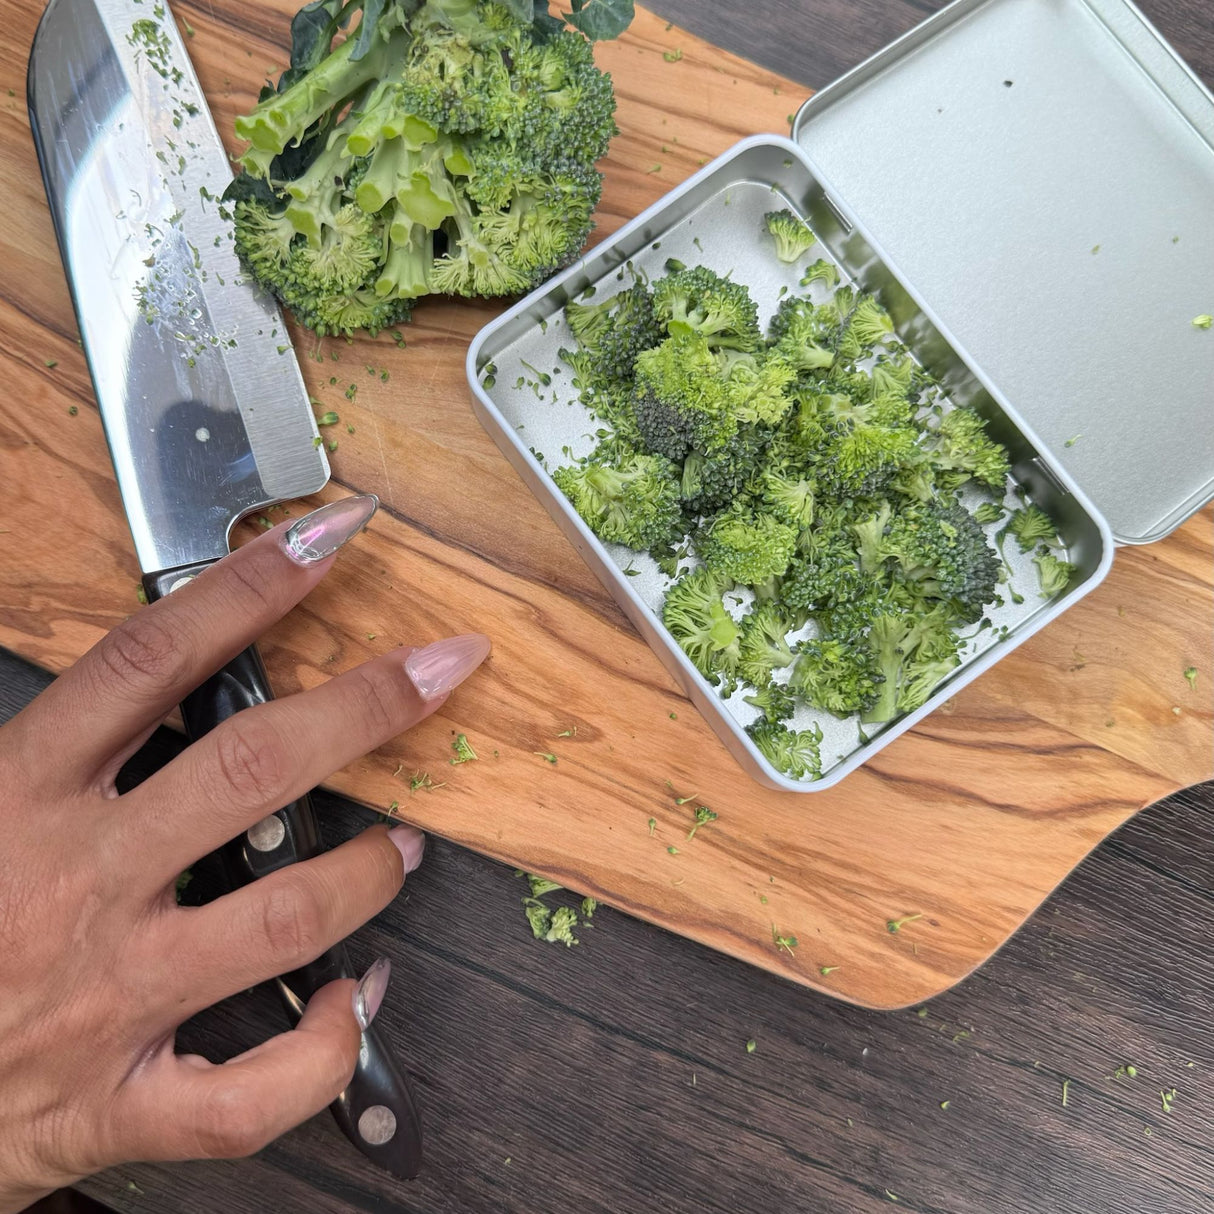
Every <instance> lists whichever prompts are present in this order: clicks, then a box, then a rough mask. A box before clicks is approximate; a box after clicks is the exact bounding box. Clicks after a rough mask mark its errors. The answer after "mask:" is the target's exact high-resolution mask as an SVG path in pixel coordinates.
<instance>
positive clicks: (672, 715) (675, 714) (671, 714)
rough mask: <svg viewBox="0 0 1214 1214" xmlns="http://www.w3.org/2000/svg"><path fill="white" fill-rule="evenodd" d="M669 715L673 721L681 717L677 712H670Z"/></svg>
mask: <svg viewBox="0 0 1214 1214" xmlns="http://www.w3.org/2000/svg"><path fill="white" fill-rule="evenodd" d="M667 715H668V716H669V717H670V719H671V720H672V721H677V720H678V719H679V714H678V713H677V712H672V713H668V714H667Z"/></svg>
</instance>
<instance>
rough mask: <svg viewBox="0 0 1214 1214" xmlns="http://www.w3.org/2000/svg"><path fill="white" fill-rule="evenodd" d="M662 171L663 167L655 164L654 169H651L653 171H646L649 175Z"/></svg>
mask: <svg viewBox="0 0 1214 1214" xmlns="http://www.w3.org/2000/svg"><path fill="white" fill-rule="evenodd" d="M661 171H662V166H661V165H660V164H655V165H654V166H653V168H651V169H646V170H645V172H646V174H649V173H660V172H661Z"/></svg>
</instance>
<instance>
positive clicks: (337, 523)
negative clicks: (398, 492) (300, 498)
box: [282, 493, 379, 565]
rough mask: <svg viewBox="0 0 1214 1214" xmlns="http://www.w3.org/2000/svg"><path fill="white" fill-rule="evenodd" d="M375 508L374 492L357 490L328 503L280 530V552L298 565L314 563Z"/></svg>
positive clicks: (350, 534) (354, 532)
mask: <svg viewBox="0 0 1214 1214" xmlns="http://www.w3.org/2000/svg"><path fill="white" fill-rule="evenodd" d="M378 508H379V498H377V497H376V496H375V494H374V493H360V494H358V495H356V496H355V497H343V498H341V499H340V500H339V501H336V502H329V504H328V505H326V506H321V508H320V509H319V510H313V511H312V513H311V514H305V515H304V516H303V518H301V519H298V520H297V521H296V522H294V523H292V524H291V526H290V527H288V528H287V530H286V531H285V532H283V536H282V548H283V551H284V552H285V553H286V554H287V556H289V557H290V558H291V559H292V560H293V561H297V562H298V563H299V564H301V565H315V564H316V562H317V561H323V560H324V559H325V558H326V557H330V556H332V555H333V554H334V553H335V552H336V551H337V550H338V549H339V548H340V547H341V546H342V544H344V543H346V542H347V541H348V540H352V539H353V538H354V537H355V536H356V535H357V534H358V533H359V532H360V531H361V530H362V529H363V528H364V527H365V526H366V525H367V524H368V523H369V522H370V521H371V516H372V515H373V514H374V513H375V511H376V510H377V509H378Z"/></svg>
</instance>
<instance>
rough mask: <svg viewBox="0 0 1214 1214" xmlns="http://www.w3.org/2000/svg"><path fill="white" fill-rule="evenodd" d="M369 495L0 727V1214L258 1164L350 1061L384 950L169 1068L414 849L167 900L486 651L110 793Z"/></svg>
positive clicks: (418, 849) (332, 937)
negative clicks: (135, 1172)
mask: <svg viewBox="0 0 1214 1214" xmlns="http://www.w3.org/2000/svg"><path fill="white" fill-rule="evenodd" d="M375 506H376V501H375V499H374V498H373V497H355V498H345V499H342V500H341V501H339V502H334V503H330V504H329V505H328V506H325V507H322V508H321V509H320V510H318V511H315V512H313V513H312V514H311V515H308V516H307V517H306V518H303V519H300V520H298V521H297V522H295V523H294V524H293V525H290V526H288V525H286V524H283V525H282V526H280V527H277V528H275V529H274V530H273V531H270V532H267V533H266V534H265V535H263V536H259V537H258V538H257V539H256V540H254V541H252V542H251V543H249V544H247V545H246V546H245V547H243V548H241V549H240V550H239V551H238V552H236V553H234V554H233V555H231V556H229V557H227V558H225V559H224V560H223V561H220V562H219V563H218V564H216V565H215V566H213V567H212V568H210V569H208V570H207V571H206V572H205V573H203V574H202V575H201V576H199V577H198V578H197V579H195V580H194V581H193V582H191V583H190V584H188V585H186V586H183V587H182V588H181V589H180V590H177V591H176V592H174V593H173V594H172V595H171V596H170V597H168V598H166V599H163V600H161V601H160V602H158V603H155V604H153V605H152V606H150V607H147V608H145V609H143V610H141V611H140V612H138V613H137V614H136V615H135V616H133V617H132V618H131V619H129V620H128V621H127V622H126V623H124V624H122V625H121V626H120V627H118V628H116V629H115V630H114V631H113V632H111V633H110V634H109V635H108V636H107V637H105V638H104V639H103V640H102V641H101V642H99V643H98V644H97V645H96V646H95V647H94V648H93V649H92V650H90V651H89V652H88V653H87V654H85V655H84V657H83V658H81V659H80V661H79V662H77V663H76V665H75V666H73V667H72V668H71V669H70V670H68V671H67V672H66V673H65V674H63V675H62V676H61V677H60V678H59V679H58V680H56V681H55V682H54V683H53V684H52V685H51V686H50V687H49V688H48V689H47V690H46V691H45V692H43V694H42V695H40V696H39V697H38V698H37V699H36V700H34V701H33V703H31V704H30V705H29V706H28V707H27V708H25V709H24V710H23V711H22V712H21V713H19V714H18V715H17V716H16V717H14V718H13V720H12V721H10V722H9V723H8V724H7V725H5V726H4V727H3V728H0V837H2V838H3V839H4V845H3V848H2V849H0V992H3V998H0V1092H3V1093H4V1099H3V1101H2V1102H0V1214H9V1212H10V1211H16V1210H21V1209H23V1208H24V1207H25V1205H26V1204H28V1203H29V1202H32V1201H33V1200H35V1199H36V1198H37V1197H39V1196H40V1195H41V1194H43V1193H45V1192H47V1191H50V1190H52V1189H54V1188H57V1187H60V1186H62V1185H65V1184H70V1183H72V1182H73V1181H75V1180H78V1179H79V1178H80V1177H82V1176H85V1175H87V1174H88V1173H90V1172H94V1171H97V1170H99V1169H101V1168H105V1167H109V1166H111V1165H113V1164H116V1163H120V1162H123V1161H126V1160H132V1159H142V1160H173V1159H189V1158H202V1157H213V1158H216V1157H232V1156H239V1155H246V1154H250V1153H251V1152H253V1151H256V1150H259V1149H260V1148H261V1147H262V1146H264V1145H265V1144H266V1143H268V1142H269V1141H271V1140H272V1139H273V1138H275V1137H277V1136H278V1135H279V1134H281V1133H283V1132H284V1131H286V1130H287V1129H289V1128H290V1127H291V1126H293V1125H296V1124H297V1123H298V1122H300V1121H302V1120H304V1119H305V1118H307V1117H309V1116H310V1115H312V1114H313V1113H315V1112H317V1111H318V1110H320V1109H322V1108H323V1107H324V1106H325V1105H327V1104H329V1103H330V1102H331V1101H332V1100H333V1099H334V1098H335V1097H336V1096H337V1095H338V1093H339V1092H340V1091H341V1090H342V1089H343V1088H344V1087H345V1086H346V1085H347V1083H348V1082H349V1080H350V1077H351V1076H352V1074H353V1073H354V1068H355V1063H356V1061H357V1057H358V1049H359V1041H360V1033H361V1029H362V1028H365V1027H366V1025H367V1024H368V1023H370V1020H371V1018H372V1017H373V1016H374V1014H375V1012H376V1011H377V1010H378V1007H379V1004H380V1001H381V999H382V998H383V994H384V987H385V985H386V982H387V963H386V961H384V962H377V963H376V965H375V966H373V967H372V968H371V970H370V971H369V972H368V974H367V975H366V977H365V978H364V979H363V980H362V982H361V983H359V984H355V983H354V982H353V981H350V980H343V981H337V982H333V983H330V984H329V985H328V986H326V987H324V988H322V989H321V990H320V991H319V992H317V994H316V995H315V996H313V998H312V1000H311V1002H310V1003H309V1004H308V1006H307V1009H306V1011H305V1012H304V1015H303V1017H302V1019H301V1020H300V1021H299V1024H298V1025H297V1026H296V1028H295V1029H293V1030H292V1031H291V1032H287V1033H283V1034H281V1035H279V1036H276V1037H272V1038H270V1039H269V1040H268V1041H266V1042H264V1043H263V1044H261V1045H259V1046H257V1047H255V1048H254V1049H252V1050H249V1051H248V1052H247V1053H245V1054H242V1055H240V1056H239V1057H237V1058H233V1059H231V1060H229V1061H228V1062H226V1063H224V1064H222V1065H213V1064H212V1063H210V1062H208V1061H206V1060H205V1059H203V1058H200V1057H197V1056H192V1055H177V1054H175V1053H174V1050H173V1043H174V1035H175V1032H176V1029H177V1027H178V1026H179V1025H180V1024H181V1023H182V1021H184V1020H186V1019H187V1018H188V1017H190V1016H192V1015H194V1014H195V1013H196V1012H198V1011H200V1010H201V1009H203V1008H205V1007H207V1006H209V1005H210V1004H212V1003H215V1002H217V1001H218V1000H220V999H223V998H225V997H227V996H228V995H231V994H234V993H235V992H237V991H241V990H244V989H246V988H247V987H249V986H252V985H254V984H255V983H258V982H261V981H264V980H266V979H269V978H273V977H274V976H276V975H278V974H283V973H286V972H289V971H291V970H293V969H296V968H298V967H299V966H301V965H304V964H306V963H307V962H309V961H311V960H313V959H315V958H316V957H318V956H319V955H320V954H321V953H322V952H323V951H324V950H325V949H326V948H328V947H330V946H331V945H333V944H335V943H336V942H338V941H339V940H341V939H343V938H344V937H345V936H347V935H349V934H350V933H351V932H352V931H353V930H354V929H356V928H357V927H358V926H359V925H360V924H362V923H364V922H366V921H367V920H368V919H369V918H371V916H372V915H374V914H376V913H377V912H378V911H379V910H381V909H382V908H383V907H384V906H385V905H386V904H387V903H388V902H390V901H391V900H392V898H393V897H394V896H395V895H396V893H397V891H398V890H399V889H400V886H401V883H402V881H403V880H404V875H405V873H406V872H409V871H411V870H412V869H413V868H416V866H417V865H418V863H419V862H420V861H421V855H422V849H423V844H424V839H423V836H422V835H421V833H420V832H419V831H417V830H415V829H414V828H413V827H411V826H396V827H393V828H392V829H391V830H387V829H385V828H384V827H382V826H376V827H372V828H370V829H368V830H366V831H364V832H363V833H362V834H360V835H359V836H357V837H356V838H354V839H352V840H350V841H349V842H347V843H345V844H343V845H342V846H340V847H337V848H335V849H334V850H333V851H330V852H327V853H325V854H324V855H322V856H318V857H316V858H314V859H312V860H308V861H306V862H304V863H300V864H295V865H290V866H288V867H286V868H283V869H280V870H278V871H276V872H274V873H271V874H270V875H269V876H266V877H263V878H262V879H261V880H259V881H256V882H254V883H253V884H251V885H248V886H245V887H244V888H242V889H238V890H236V891H234V892H232V893H229V894H227V895H226V896H224V897H221V898H219V899H217V900H216V901H214V902H211V903H209V904H208V905H206V906H202V907H184V906H178V904H177V901H176V897H175V881H176V878H177V876H178V874H179V873H181V872H182V871H183V870H184V869H186V868H188V867H189V866H190V865H191V864H193V863H194V862H195V861H196V860H198V859H199V858H200V857H201V856H203V855H205V854H206V853H207V852H209V851H211V850H213V849H214V848H216V847H218V846H220V845H221V844H223V843H224V842H226V841H227V840H228V839H230V838H233V837H235V836H236V835H238V834H240V833H241V832H242V831H245V830H247V829H248V828H249V827H250V826H252V825H253V824H254V823H256V822H258V821H260V820H261V819H262V818H264V817H266V816H267V815H268V814H270V813H272V812H273V811H274V810H276V809H278V808H280V807H281V806H283V805H286V804H287V803H289V802H290V801H292V800H294V799H295V798H296V797H298V796H300V795H301V794H303V793H305V792H307V791H308V790H309V789H310V788H311V787H312V786H313V785H315V784H317V783H319V782H320V781H321V780H322V779H323V778H324V777H325V776H327V775H329V774H330V773H331V772H332V771H333V770H335V769H337V768H340V767H342V766H344V765H345V764H347V763H350V762H352V761H353V760H354V759H356V758H358V757H359V756H360V755H362V754H364V753H365V752H366V751H367V750H370V749H372V748H374V747H376V746H379V745H381V744H382V743H384V742H386V741H388V740H389V739H390V738H392V737H395V736H396V735H397V734H399V733H400V732H402V731H403V730H405V729H408V728H409V727H410V726H411V725H413V724H415V723H416V722H418V721H420V720H421V719H422V718H424V717H426V716H428V715H429V714H430V713H431V712H433V711H434V710H435V709H436V708H438V707H439V706H440V705H441V704H442V703H443V702H444V701H445V699H446V698H447V695H448V694H449V693H450V692H451V690H452V689H453V688H454V687H456V686H457V685H458V684H459V683H460V682H462V681H463V680H464V679H465V678H466V677H467V676H468V675H470V674H471V673H472V671H473V670H475V669H476V667H477V666H479V665H480V663H481V662H482V661H483V660H484V659H485V657H486V656H487V655H488V653H489V641H488V639H487V638H485V637H483V636H479V635H471V636H464V637H455V638H451V639H449V640H445V641H439V642H437V643H435V644H433V645H430V646H427V647H426V648H423V649H410V648H405V649H398V650H395V651H394V652H392V653H388V654H384V655H383V656H381V657H377V658H374V659H373V660H371V661H369V662H366V663H364V664H363V665H361V666H358V667H356V668H355V669H353V670H351V671H348V672H347V673H345V674H342V675H340V676H338V677H337V678H334V679H332V680H331V681H329V682H328V683H326V684H324V685H323V686H321V687H317V688H315V689H313V690H312V691H308V692H305V693H301V694H299V695H293V696H289V697H287V698H285V699H282V700H275V701H273V702H271V703H268V704H263V705H259V706H257V707H254V708H249V709H247V710H245V711H244V712H241V713H239V714H237V715H236V716H235V717H232V718H230V719H229V720H227V721H225V722H223V723H222V724H220V725H219V726H217V727H216V728H215V729H214V730H212V731H211V732H210V733H208V734H207V735H206V736H205V737H203V738H201V739H199V740H198V741H197V742H195V743H194V744H193V745H191V746H190V747H189V748H188V749H186V750H185V751H184V752H183V753H182V754H180V755H179V756H178V757H177V758H176V759H174V760H173V761H172V762H171V763H169V764H168V765H167V766H166V767H164V768H163V769H162V770H161V771H159V772H157V773H156V774H155V775H154V776H152V777H151V778H150V779H148V780H146V781H145V782H144V783H143V784H141V785H140V786H139V787H138V788H136V789H134V790H132V791H130V792H128V793H126V794H124V795H122V796H119V795H118V792H117V790H116V788H115V785H114V780H115V777H116V776H117V774H118V772H119V769H120V768H121V767H122V765H123V763H124V762H125V761H126V760H127V759H128V758H129V757H130V756H131V755H132V754H133V753H134V752H135V751H136V750H137V749H138V748H139V747H140V746H141V745H142V744H143V742H144V741H145V740H146V739H147V738H148V736H149V735H150V734H151V732H152V731H153V730H154V729H155V728H156V726H157V725H158V724H159V723H160V722H161V721H162V720H163V719H164V718H165V716H166V715H167V714H168V713H169V712H171V711H172V709H173V707H174V706H175V705H176V704H177V703H178V701H180V700H181V699H182V698H183V697H184V696H185V694H186V693H187V692H188V691H190V690H191V689H193V688H194V687H195V686H197V685H198V684H199V683H201V682H202V681H203V680H204V679H205V678H206V677H208V676H209V675H210V674H212V673H213V672H214V671H216V670H217V669H219V668H220V667H221V666H223V665H224V664H225V663H227V662H228V661H230V660H231V659H232V658H233V657H235V656H236V655H237V654H238V653H239V652H240V651H241V650H243V649H244V648H246V647H247V646H248V645H250V644H251V643H253V641H255V640H256V638H257V637H258V636H259V635H260V634H261V633H262V632H263V631H264V630H265V629H266V628H268V627H269V626H270V625H271V624H273V623H274V622H275V621H276V620H278V619H279V618H280V617H281V616H283V615H284V614H286V612H288V611H289V610H290V609H291V608H292V607H294V606H295V605H296V603H298V602H299V601H300V599H302V598H303V597H304V596H305V595H306V594H307V593H308V592H309V591H310V590H311V589H312V588H313V587H314V586H315V585H316V584H317V582H319V581H320V579H321V578H322V577H323V576H324V575H325V573H326V572H327V571H328V570H329V568H330V566H331V565H332V563H333V559H332V558H333V554H334V553H335V552H336V550H337V549H338V548H339V547H340V546H341V544H343V543H345V542H346V541H347V540H349V539H350V538H352V537H353V536H354V535H355V534H357V533H358V532H359V531H360V530H361V529H362V528H363V527H364V526H365V525H366V523H367V521H368V520H369V519H370V517H371V515H372V514H373V513H374V510H375ZM133 858H137V862H135V863H133V862H132V860H133Z"/></svg>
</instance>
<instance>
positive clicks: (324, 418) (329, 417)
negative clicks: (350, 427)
mask: <svg viewBox="0 0 1214 1214" xmlns="http://www.w3.org/2000/svg"><path fill="white" fill-rule="evenodd" d="M339 421H341V418H340V417H338V416H337V414H336V413H334V412H333V410H332V409H330V410H329V411H328V413H323V414H321V416H320V417H318V418H317V419H316V424H317V425H318V426H336V425H337V423H338V422H339Z"/></svg>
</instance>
